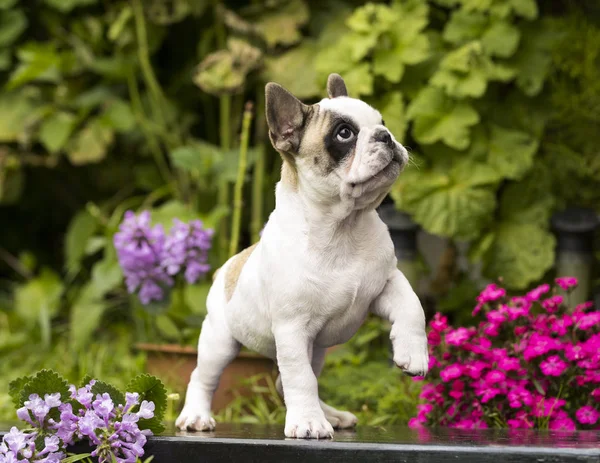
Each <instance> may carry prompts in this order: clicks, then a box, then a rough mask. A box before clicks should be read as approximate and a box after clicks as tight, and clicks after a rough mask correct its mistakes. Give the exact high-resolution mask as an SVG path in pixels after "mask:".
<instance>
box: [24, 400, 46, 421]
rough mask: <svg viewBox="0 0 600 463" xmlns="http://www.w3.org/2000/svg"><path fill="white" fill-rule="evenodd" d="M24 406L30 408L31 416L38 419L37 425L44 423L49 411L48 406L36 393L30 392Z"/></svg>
mask: <svg viewBox="0 0 600 463" xmlns="http://www.w3.org/2000/svg"><path fill="white" fill-rule="evenodd" d="M24 405H25V408H27V409H28V410H31V412H32V413H33V416H35V418H36V419H37V420H38V422H39V425H40V426H42V425H43V424H44V420H45V419H46V416H47V415H48V412H49V411H50V407H49V406H48V405H47V404H46V402H45V401H44V400H43V399H41V398H40V396H39V395H37V394H31V395H30V396H29V400H26V401H25V404H24Z"/></svg>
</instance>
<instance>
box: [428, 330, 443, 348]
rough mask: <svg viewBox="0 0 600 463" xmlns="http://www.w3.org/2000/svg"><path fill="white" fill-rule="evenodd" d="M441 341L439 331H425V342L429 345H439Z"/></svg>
mask: <svg viewBox="0 0 600 463" xmlns="http://www.w3.org/2000/svg"><path fill="white" fill-rule="evenodd" d="M441 342H442V337H441V336H440V332H439V331H435V330H431V331H429V333H427V343H428V344H429V345H430V346H434V347H435V346H439V345H440V343H441Z"/></svg>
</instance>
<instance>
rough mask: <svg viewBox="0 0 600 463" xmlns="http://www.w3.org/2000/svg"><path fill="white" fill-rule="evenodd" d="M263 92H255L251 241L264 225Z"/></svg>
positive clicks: (258, 234) (256, 238)
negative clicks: (254, 155) (254, 150)
mask: <svg viewBox="0 0 600 463" xmlns="http://www.w3.org/2000/svg"><path fill="white" fill-rule="evenodd" d="M264 113H265V93H264V91H263V90H262V88H260V89H259V90H258V91H257V92H256V122H255V127H256V148H257V149H256V162H255V164H254V171H253V179H252V219H251V223H250V230H251V233H252V242H253V243H256V242H257V241H258V240H259V239H260V231H261V230H262V227H263V225H264V218H263V210H264V201H263V191H264V182H265V114H264Z"/></svg>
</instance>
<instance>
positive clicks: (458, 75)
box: [431, 41, 515, 98]
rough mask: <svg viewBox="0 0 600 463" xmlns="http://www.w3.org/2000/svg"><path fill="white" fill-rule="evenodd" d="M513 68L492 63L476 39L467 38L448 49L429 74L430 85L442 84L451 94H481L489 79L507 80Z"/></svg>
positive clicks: (466, 95)
mask: <svg viewBox="0 0 600 463" xmlns="http://www.w3.org/2000/svg"><path fill="white" fill-rule="evenodd" d="M514 75H515V71H514V70H513V69H511V68H509V67H507V66H506V65H498V64H496V63H494V62H493V61H492V60H491V59H490V58H489V57H488V56H487V55H486V54H485V53H484V50H483V46H482V45H481V43H480V42H478V41H473V42H469V43H467V44H465V45H463V46H462V47H460V48H458V49H457V50H454V51H453V52H450V53H448V54H447V55H446V57H445V58H444V59H443V60H442V61H441V63H440V67H439V69H438V71H437V72H436V73H435V74H434V75H433V76H432V77H431V83H432V84H433V85H434V86H437V87H440V88H443V89H444V90H445V91H446V93H447V94H448V95H450V96H452V97H456V98H464V97H475V98H478V97H481V96H482V95H483V94H484V93H485V91H486V89H487V85H488V81H490V80H500V81H507V80H510V79H512V78H513V77H514Z"/></svg>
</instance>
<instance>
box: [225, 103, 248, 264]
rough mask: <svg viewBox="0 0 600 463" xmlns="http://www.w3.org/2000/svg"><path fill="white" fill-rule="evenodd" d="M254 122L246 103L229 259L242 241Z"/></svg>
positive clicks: (234, 197)
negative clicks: (245, 180) (243, 208)
mask: <svg viewBox="0 0 600 463" xmlns="http://www.w3.org/2000/svg"><path fill="white" fill-rule="evenodd" d="M251 122H252V103H251V102H248V103H246V108H245V110H244V118H243V119H242V138H241V141H240V159H239V163H238V172H237V179H236V182H235V188H234V194H233V217H232V219H231V242H230V244H229V257H233V256H234V255H235V254H237V251H238V246H239V241H240V226H241V222H242V191H243V188H244V178H245V176H246V166H247V164H248V142H249V139H250V123H251Z"/></svg>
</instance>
